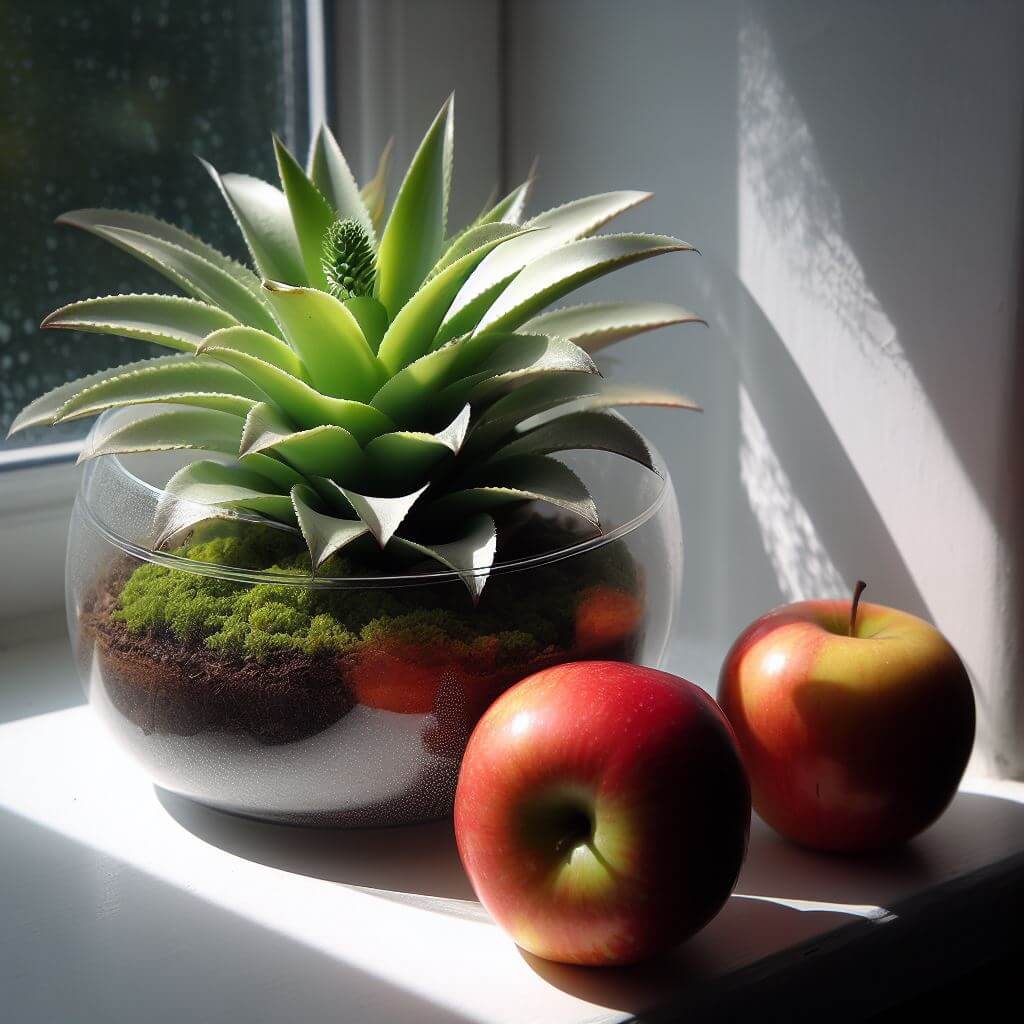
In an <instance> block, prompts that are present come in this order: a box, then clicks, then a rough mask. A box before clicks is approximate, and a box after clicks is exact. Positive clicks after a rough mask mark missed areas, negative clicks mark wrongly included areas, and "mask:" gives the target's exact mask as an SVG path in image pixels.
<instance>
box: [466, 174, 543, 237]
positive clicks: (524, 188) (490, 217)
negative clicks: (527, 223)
mask: <svg viewBox="0 0 1024 1024" xmlns="http://www.w3.org/2000/svg"><path fill="white" fill-rule="evenodd" d="M533 182H534V172H533V170H532V169H531V171H530V176H529V177H528V178H527V179H526V181H524V182H523V183H522V184H521V185H517V186H516V187H515V188H514V189H512V191H511V192H509V194H508V195H507V196H505V198H504V199H501V200H499V201H498V202H497V203H495V204H494V206H492V207H491V208H490V209H489V210H488V211H487V212H486V213H482V214H480V216H479V217H478V218H477V220H476V223H477V224H520V223H522V220H523V211H524V210H525V209H526V203H527V201H528V200H529V198H530V193H531V192H532V191H533Z"/></svg>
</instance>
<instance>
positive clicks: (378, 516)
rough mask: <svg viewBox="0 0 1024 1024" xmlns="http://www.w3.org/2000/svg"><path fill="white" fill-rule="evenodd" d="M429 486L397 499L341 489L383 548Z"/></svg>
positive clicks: (425, 485)
mask: <svg viewBox="0 0 1024 1024" xmlns="http://www.w3.org/2000/svg"><path fill="white" fill-rule="evenodd" d="M428 486H429V485H427V484H424V485H423V486H422V487H420V488H418V489H417V490H415V491H412V492H410V493H409V494H402V495H399V496H398V497H397V498H381V497H377V496H376V495H370V494H358V493H356V492H355V491H352V490H350V489H348V488H344V487H343V488H342V489H341V490H342V492H343V493H344V495H345V497H346V498H347V499H348V500H349V502H350V503H351V504H352V507H353V508H354V509H355V510H356V515H358V516H359V518H360V519H361V520H362V521H363V522H364V523H365V524H366V527H367V529H368V530H369V531H370V533H371V534H373V537H374V539H375V540H376V541H377V543H378V544H379V545H380V546H381V547H382V548H383V547H386V546H387V543H388V541H389V540H391V538H392V537H393V536H394V534H395V531H396V530H397V529H398V528H399V527H400V526H401V525H402V522H403V521H404V520H405V517H406V516H407V515H408V514H409V512H410V511H411V510H412V507H413V505H415V504H416V502H417V501H419V499H420V498H421V497H422V496H423V492H424V491H426V489H427V487H428Z"/></svg>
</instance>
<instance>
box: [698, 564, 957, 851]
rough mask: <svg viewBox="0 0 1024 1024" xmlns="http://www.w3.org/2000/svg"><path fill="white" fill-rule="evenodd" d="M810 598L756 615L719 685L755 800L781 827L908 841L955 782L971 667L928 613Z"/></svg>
mask: <svg viewBox="0 0 1024 1024" xmlns="http://www.w3.org/2000/svg"><path fill="white" fill-rule="evenodd" d="M862 589H863V584H858V587H857V591H856V593H855V595H854V600H853V602H852V603H851V602H850V601H802V602H800V603H798V604H791V605H788V606H786V607H784V608H778V609H776V610H775V611H772V612H769V613H768V614H767V615H765V616H763V617H762V618H760V619H758V620H757V621H756V622H755V623H753V625H751V626H750V627H749V628H748V629H747V630H746V631H745V632H744V633H743V634H742V635H741V636H740V638H739V639H738V640H737V641H736V643H735V644H734V645H733V647H732V649H731V650H730V651H729V654H728V655H727V656H726V659H725V664H724V665H723V667H722V675H721V680H720V683H719V690H718V698H719V700H720V701H721V703H722V709H723V710H724V711H725V713H726V715H727V716H728V718H729V721H730V722H731V723H732V726H733V729H734V730H735V732H736V737H737V739H738V740H739V744H740V749H741V750H742V752H743V759H744V761H745V762H746V765H747V771H748V772H749V773H750V784H751V788H752V790H753V794H754V808H755V810H756V811H757V812H758V814H760V815H761V817H762V818H764V819H765V821H767V822H768V823H769V824H770V825H772V826H773V827H774V828H776V829H777V830H778V831H779V832H781V833H782V834H783V835H784V836H787V837H788V838H790V839H792V840H794V841H795V842H798V843H801V844H803V845H805V846H810V847H814V848H816V849H819V850H833V851H839V852H857V851H862V850H877V849H882V848H884V847H888V846H893V845H895V844H897V843H901V842H904V841H905V840H907V839H909V838H910V837H911V836H914V835H916V834H917V833H918V832H920V831H921V830H922V829H923V828H925V827H926V826H928V825H930V824H931V823H932V822H933V821H935V819H936V818H937V817H938V816H939V815H940V814H941V813H942V812H943V810H944V809H945V808H946V805H947V804H948V803H949V801H950V800H951V799H952V797H953V794H954V793H955V792H956V787H957V784H958V783H959V781H960V778H961V776H962V775H963V771H964V768H965V767H966V765H967V759H968V757H969V755H970V752H971V746H972V744H973V741H974V696H973V694H972V692H971V684H970V680H969V679H968V676H967V670H966V669H965V668H964V666H963V663H962V662H961V661H960V659H959V657H957V653H956V651H954V650H953V648H952V647H951V646H950V644H949V642H948V641H947V640H946V639H945V637H943V635H942V634H941V633H940V632H939V631H938V630H937V629H936V628H935V627H934V626H932V625H930V624H929V623H927V622H924V621H923V620H921V619H919V618H917V617H916V616H914V615H909V614H907V613H906V612H900V611H896V610H895V609H893V608H886V607H884V606H882V605H878V604H860V603H859V598H860V593H861V590H862Z"/></svg>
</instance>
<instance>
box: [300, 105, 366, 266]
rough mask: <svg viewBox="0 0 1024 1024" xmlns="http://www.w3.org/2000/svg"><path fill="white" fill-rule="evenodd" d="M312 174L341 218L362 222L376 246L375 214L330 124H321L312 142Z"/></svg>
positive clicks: (310, 162)
mask: <svg viewBox="0 0 1024 1024" xmlns="http://www.w3.org/2000/svg"><path fill="white" fill-rule="evenodd" d="M309 176H310V177H311V178H312V179H313V184H314V185H316V187H317V188H318V189H319V190H320V194H321V195H323V196H324V197H325V198H326V199H327V200H328V202H329V203H330V204H331V206H332V207H333V208H334V213H335V216H336V217H337V219H339V220H354V221H356V223H358V224H361V225H362V226H363V228H364V229H365V231H366V233H367V235H368V236H369V238H370V242H371V244H372V245H373V248H374V249H376V247H377V235H376V231H375V230H374V227H373V218H372V217H371V215H370V211H369V209H367V205H366V203H365V202H364V201H363V197H362V196H361V195H360V194H359V186H358V185H357V184H356V179H355V178H354V177H353V176H352V171H351V170H350V169H349V166H348V161H347V160H346V159H345V155H344V154H343V153H342V151H341V147H340V146H339V145H338V140H337V139H335V137H334V134H333V133H332V132H331V129H330V128H328V127H327V125H324V124H322V125H321V126H320V130H319V131H318V132H317V134H316V139H315V140H314V142H313V148H312V151H311V153H310V159H309Z"/></svg>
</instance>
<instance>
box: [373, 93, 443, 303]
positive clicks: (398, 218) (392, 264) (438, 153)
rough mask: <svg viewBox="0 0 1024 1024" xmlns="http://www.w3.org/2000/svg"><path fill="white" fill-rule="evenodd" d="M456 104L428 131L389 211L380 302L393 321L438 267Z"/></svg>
mask: <svg viewBox="0 0 1024 1024" xmlns="http://www.w3.org/2000/svg"><path fill="white" fill-rule="evenodd" d="M453 109H454V107H453V101H452V99H451V98H449V99H448V100H447V101H446V102H445V104H444V106H443V107H441V110H440V112H439V113H438V115H437V117H436V118H435V120H434V123H433V124H432V125H431V126H430V129H429V130H428V131H427V134H426V135H425V136H424V139H423V141H422V142H421V143H420V147H419V149H418V150H417V151H416V155H415V156H414V157H413V160H412V163H411V164H410V165H409V170H408V171H407V172H406V175H405V180H404V181H403V182H402V187H401V188H400V189H399V192H398V197H397V198H396V199H395V205H394V206H393V207H392V208H391V216H390V217H389V218H388V223H387V227H385V228H384V233H383V235H382V236H381V240H380V246H379V248H378V252H377V281H378V288H379V293H378V298H379V299H380V301H381V302H382V303H383V304H384V308H385V309H386V310H387V311H388V314H389V315H390V316H391V317H394V316H395V315H396V314H397V313H398V311H399V310H400V309H401V308H402V306H404V305H405V303H406V302H407V301H408V299H409V298H410V296H411V295H412V294H413V293H414V292H415V291H416V289H417V288H419V286H420V285H421V284H422V283H423V280H424V278H425V277H426V276H427V274H428V273H429V272H430V268H431V267H432V266H433V265H434V264H435V263H436V262H437V258H438V256H440V254H441V247H442V245H443V244H444V237H445V227H446V223H447V219H448V190H449V188H450V186H451V167H452V141H453V132H454V118H453Z"/></svg>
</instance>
